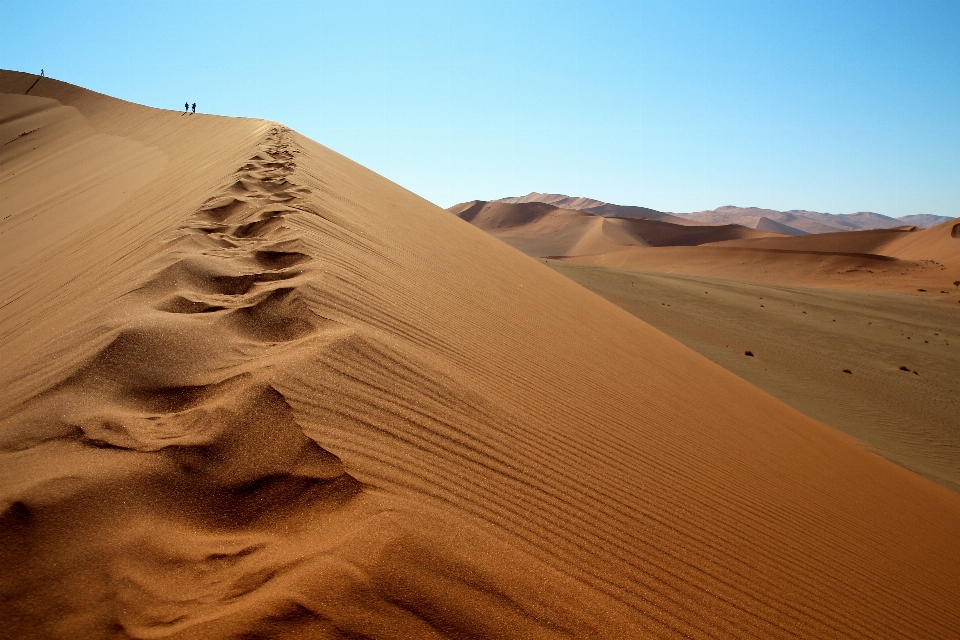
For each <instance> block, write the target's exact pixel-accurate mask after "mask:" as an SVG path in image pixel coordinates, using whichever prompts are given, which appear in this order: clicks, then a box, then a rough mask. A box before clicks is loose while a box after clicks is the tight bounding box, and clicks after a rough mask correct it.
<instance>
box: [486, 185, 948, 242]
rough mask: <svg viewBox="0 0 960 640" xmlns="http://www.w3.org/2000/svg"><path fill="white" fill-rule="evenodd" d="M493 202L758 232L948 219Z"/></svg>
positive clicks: (534, 198)
mask: <svg viewBox="0 0 960 640" xmlns="http://www.w3.org/2000/svg"><path fill="white" fill-rule="evenodd" d="M496 202H504V203H510V204H517V203H524V202H544V203H547V204H550V205H552V206H554V207H558V208H561V209H574V210H579V211H585V212H587V213H592V214H593V215H599V216H603V217H608V218H613V217H616V218H644V219H647V220H660V221H662V222H672V223H674V224H682V225H701V224H710V225H724V224H739V225H743V226H745V227H752V228H754V229H759V230H761V231H775V232H777V233H785V234H788V235H793V236H802V235H807V234H811V233H833V232H837V231H862V230H865V229H892V228H895V227H903V226H914V227H920V228H924V229H926V228H929V227H933V226H936V225H938V224H940V223H941V222H945V221H947V220H951V219H952V218H949V217H947V216H935V215H930V214H919V215H912V216H904V217H902V218H891V217H890V216H885V215H881V214H879V213H873V212H870V211H858V212H856V213H847V214H833V213H820V212H817V211H804V210H799V209H793V210H790V211H776V210H774V209H760V208H758V207H735V206H724V207H717V208H716V209H713V210H710V211H695V212H693V213H669V212H664V211H657V210H655V209H648V208H647V207H634V206H623V205H615V204H610V203H607V202H601V201H600V200H594V199H592V198H580V197H571V196H566V195H563V194H558V193H537V192H536V191H534V192H532V193H528V194H527V195H525V196H519V197H513V198H501V199H500V200H497V201H496Z"/></svg>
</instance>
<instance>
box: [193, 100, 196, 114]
mask: <svg viewBox="0 0 960 640" xmlns="http://www.w3.org/2000/svg"><path fill="white" fill-rule="evenodd" d="M193 112H194V113H196V112H197V103H196V102H194V103H193Z"/></svg>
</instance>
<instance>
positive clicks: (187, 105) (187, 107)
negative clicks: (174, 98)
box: [183, 102, 190, 113]
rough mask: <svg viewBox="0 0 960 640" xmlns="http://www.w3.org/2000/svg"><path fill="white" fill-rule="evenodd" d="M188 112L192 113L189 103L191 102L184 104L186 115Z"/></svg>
mask: <svg viewBox="0 0 960 640" xmlns="http://www.w3.org/2000/svg"><path fill="white" fill-rule="evenodd" d="M187 111H190V103H189V102H184V103H183V112H184V113H186V112H187Z"/></svg>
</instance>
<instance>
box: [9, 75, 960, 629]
mask: <svg viewBox="0 0 960 640" xmlns="http://www.w3.org/2000/svg"><path fill="white" fill-rule="evenodd" d="M0 80H2V81H4V82H7V81H8V80H9V79H8V78H7V77H6V76H0ZM14 80H16V82H20V81H21V80H22V78H20V77H19V76H15V77H14ZM10 84H13V80H9V84H5V85H3V86H5V87H6V86H10ZM24 90H25V87H24ZM35 93H37V94H38V96H40V97H36V98H34V97H33V96H34V94H35ZM20 98H23V96H20ZM27 98H28V99H30V100H44V99H47V100H56V101H58V102H61V104H63V105H64V106H69V107H71V108H73V109H76V110H77V112H78V113H79V114H80V115H81V116H83V117H84V118H85V119H86V121H87V124H88V125H89V126H90V127H91V129H92V130H93V132H94V134H96V135H112V136H117V137H121V138H125V139H129V140H130V141H133V142H137V143H139V144H145V143H146V142H149V143H151V144H149V145H147V146H153V147H155V148H157V149H158V150H159V151H160V152H161V153H162V154H164V155H165V156H166V157H165V158H164V165H163V167H161V168H160V170H159V172H156V173H151V172H150V170H149V169H144V170H143V172H142V173H139V174H138V177H139V179H141V180H143V181H144V186H143V187H141V188H140V190H139V191H137V192H135V193H133V194H132V195H131V196H130V199H128V200H126V201H124V202H122V203H119V204H116V205H112V207H113V208H106V209H105V208H103V207H99V205H98V204H97V202H98V201H97V200H82V199H77V200H74V202H73V204H72V211H73V212H74V213H73V215H77V216H81V217H83V216H88V217H87V218H86V220H89V219H90V218H89V216H93V213H91V212H93V211H94V210H96V211H99V214H98V215H100V216H101V217H102V219H101V221H100V222H99V223H96V224H94V225H93V226H94V227H95V228H94V229H90V223H89V222H88V223H87V224H84V225H81V227H80V229H79V230H78V231H77V232H76V234H75V235H74V236H72V237H69V238H67V239H66V240H64V242H65V243H66V245H65V246H67V247H72V244H71V243H81V242H82V243H91V242H92V243H94V249H95V250H93V249H91V250H89V251H86V252H85V251H84V250H83V248H82V247H74V248H72V250H70V251H65V250H62V248H61V250H58V251H50V252H48V253H44V255H43V260H45V261H46V262H47V263H49V264H43V262H36V261H37V260H39V258H34V257H31V260H34V261H35V262H31V264H30V265H29V266H30V267H31V268H32V269H34V270H39V271H49V272H50V273H51V274H52V275H56V274H58V273H61V272H63V273H66V272H68V271H71V270H73V271H74V272H76V270H77V268H78V266H86V267H87V268H88V269H90V270H91V272H92V273H99V274H105V277H98V278H94V277H87V278H80V279H76V280H73V281H70V282H69V283H68V285H69V286H70V287H72V289H70V292H71V295H70V296H64V293H63V287H64V286H66V285H64V284H62V283H59V281H56V280H55V279H54V280H53V281H51V279H50V278H47V277H38V278H37V282H38V283H39V284H37V285H36V286H34V287H33V288H25V289H24V290H23V292H21V293H19V298H18V299H22V298H24V297H25V296H27V297H29V298H30V300H29V304H14V305H12V306H9V307H5V308H4V317H3V318H2V319H0V320H2V321H3V322H4V323H7V324H5V325H4V326H7V327H13V328H14V329H12V330H11V331H10V333H9V335H10V336H11V337H12V340H10V341H8V342H6V343H5V344H4V349H5V355H7V356H12V357H9V358H8V359H5V360H4V362H5V363H8V364H5V367H4V371H3V376H4V381H10V382H11V384H9V385H5V386H4V392H3V395H2V397H0V399H2V402H0V457H2V459H3V464H2V465H0V469H2V476H0V490H2V493H0V496H2V504H3V507H4V511H3V515H2V518H0V539H2V540H0V542H2V545H0V549H2V551H0V567H2V571H0V593H2V594H3V597H2V600H0V602H2V616H3V619H4V621H5V622H6V629H8V630H9V632H10V633H13V634H16V635H19V636H27V637H63V636H72V637H111V636H112V637H124V636H126V637H143V638H147V637H153V638H163V637H169V638H218V637H238V636H241V637H242V636H246V637H303V636H307V637H330V638H347V637H371V638H407V637H425V638H430V637H451V638H500V637H519V638H552V637H558V638H559V637H609V638H621V637H645V636H651V637H694V638H716V637H757V638H760V637H764V638H766V637H782V638H791V637H794V638H796V637H803V638H809V637H836V636H838V635H843V636H847V637H862V638H872V637H918V636H919V637H949V635H950V634H951V633H953V632H954V630H955V629H957V628H958V627H960V606H958V604H957V603H958V602H960V571H958V570H957V569H958V567H960V551H958V549H957V547H956V545H955V539H956V536H955V533H956V531H957V530H958V527H960V496H957V495H956V494H954V493H952V492H950V491H948V490H946V489H943V488H942V487H939V486H937V485H935V484H933V483H931V482H929V481H927V480H924V479H923V478H920V477H918V476H916V475H915V474H912V473H910V472H908V471H905V470H904V469H901V468H899V467H897V466H895V465H893V464H891V463H888V462H886V461H884V460H882V459H880V458H878V457H876V456H874V455H872V454H870V453H868V452H866V451H864V450H863V449H862V448H861V447H860V446H859V445H858V444H857V443H856V442H855V441H853V440H851V439H849V438H847V437H845V436H842V435H840V434H838V433H837V432H835V431H833V430H831V429H829V428H827V427H825V426H824V425H822V424H820V423H817V422H815V421H813V420H810V419H809V418H806V417H805V416H803V415H801V414H799V413H797V412H796V411H794V410H792V409H790V408H789V407H787V406H785V405H783V404H782V403H780V402H779V401H776V400H775V399H773V398H772V397H770V396H769V395H767V394H765V393H763V392H761V391H759V390H758V389H756V388H755V387H753V386H751V385H749V384H747V383H745V382H744V381H742V380H740V379H739V378H737V377H735V376H733V375H731V374H729V373H728V372H726V371H724V370H723V369H721V368H720V367H718V366H716V365H714V364H713V363H711V362H709V361H707V360H706V359H704V358H702V357H700V356H698V355H697V354H695V353H693V352H692V351H690V350H688V349H686V348H684V347H683V346H682V345H680V344H678V343H677V342H675V341H674V340H672V339H670V338H668V337H667V336H665V335H664V334H662V333H661V332H659V331H656V330H655V329H653V328H652V327H650V326H649V325H647V324H645V323H643V322H640V321H639V320H637V319H636V318H634V317H633V316H631V315H630V314H628V313H626V312H624V311H622V310H621V309H619V308H617V307H615V306H614V305H612V304H610V303H608V302H606V301H604V300H603V299H601V298H599V297H597V296H595V295H594V294H591V293H589V292H588V291H586V290H584V289H583V288H581V287H579V286H577V285H575V284H573V283H572V282H570V281H569V280H567V279H565V278H563V277H562V276H559V275H558V274H555V273H554V272H552V271H551V270H549V269H548V268H546V267H544V266H543V265H540V264H538V263H537V262H536V261H535V260H532V259H531V258H529V257H527V256H524V255H523V254H522V253H520V252H518V251H516V250H515V249H513V248H510V247H508V246H506V245H505V244H503V243H501V242H499V241H497V240H496V239H494V238H492V237H491V236H489V235H488V234H486V233H484V232H483V231H481V230H479V229H477V228H475V227H474V226H472V225H470V224H468V223H466V222H464V221H462V220H458V219H457V218H455V217H454V216H451V215H450V214H449V213H447V212H445V211H443V210H441V209H439V208H437V207H435V206H433V205H431V204H430V203H428V202H426V201H424V200H422V199H421V198H419V197H417V196H415V195H414V194H411V193H410V192H408V191H406V190H404V189H402V188H400V187H398V186H396V185H394V184H392V183H390V182H389V181H387V180H385V179H383V178H382V177H380V176H377V175H376V174H374V173H372V172H370V171H369V170H366V169H364V168H363V167H360V166H359V165H356V164H355V163H352V162H351V161H349V160H347V159H346V158H343V157H342V156H339V155H337V154H336V153H334V152H332V151H330V150H328V149H326V148H324V147H322V146H321V145H319V144H317V143H316V142H313V141H311V140H309V139H306V138H304V137H303V136H300V135H299V134H297V133H295V132H293V131H290V130H289V129H286V128H285V127H282V126H281V125H277V124H275V123H268V122H263V121H236V120H234V119H226V118H215V117H210V116H208V117H197V118H195V119H193V120H188V119H189V118H190V116H186V117H184V116H181V115H180V114H178V113H175V112H161V111H158V110H152V109H147V108H145V107H139V106H136V105H130V104H128V103H120V102H119V101H113V100H111V99H107V98H104V97H102V96H97V95H95V94H91V93H89V92H84V91H83V90H81V89H78V88H75V87H70V86H69V85H64V84H62V83H57V82H56V81H52V80H50V81H43V82H40V83H39V84H37V86H36V87H35V88H34V89H32V90H31V95H30V96H27ZM3 105H4V109H7V108H8V107H7V105H8V102H3ZM133 123H139V126H133ZM144 123H149V125H150V126H144ZM151 136H156V137H151ZM201 142H203V143H204V144H200V143H201ZM50 143H51V144H56V143H57V139H56V137H55V136H53V137H51V142H50ZM198 145H199V146H198ZM131 148H136V147H131ZM40 150H41V149H40V147H39V146H38V147H37V149H33V148H28V147H25V146H24V147H23V148H22V149H21V152H22V154H23V158H24V159H26V160H29V159H30V158H31V154H32V152H33V151H40ZM85 153H86V152H85ZM114 153H116V154H117V155H118V156H120V160H118V164H122V158H123V157H124V156H125V155H126V154H128V153H130V152H127V151H120V150H117V151H115V152H114ZM84 157H86V158H89V159H92V158H95V157H97V154H94V153H93V151H91V152H90V154H88V155H86V156H84ZM191 163H195V165H196V166H191ZM77 166H78V168H77V170H76V173H75V174H73V176H72V179H74V180H75V181H76V184H77V185H83V186H84V187H85V188H86V189H87V190H88V191H91V192H96V191H98V190H103V189H106V190H109V191H112V189H111V188H109V187H105V186H102V185H103V184H104V182H105V181H106V180H108V179H109V177H108V176H104V175H101V174H100V173H98V167H97V166H96V165H94V164H93V163H92V162H87V163H80V164H79V165H77ZM4 171H5V172H6V171H11V169H10V168H9V167H8V165H7V164H4ZM174 171H183V173H181V174H178V173H171V172H174ZM191 172H192V173H193V177H192V178H191V177H190V173H191ZM44 175H45V174H44ZM174 178H179V179H180V180H182V181H183V184H178V183H176V182H171V180H173V179H174ZM7 179H8V176H7V175H6V173H4V174H3V175H0V180H7ZM31 179H32V178H31ZM37 180H38V181H37V182H36V184H37V185H41V186H42V184H43V180H41V179H40V178H37ZM0 184H2V182H0ZM23 184H24V185H25V186H24V189H26V188H27V187H29V186H30V185H31V184H33V183H23ZM19 191H22V190H18V192H19ZM40 191H42V189H40V188H39V187H38V188H37V191H35V192H34V193H39V192H40ZM37 199H38V198H34V199H28V200H26V201H25V202H24V204H23V205H22V208H23V209H22V212H21V213H19V214H18V216H20V220H21V223H20V225H19V226H18V227H16V228H6V227H5V228H2V234H0V242H2V243H3V248H4V249H6V248H7V247H11V246H16V245H17V243H18V242H20V240H21V238H24V237H29V236H30V235H31V234H32V235H33V236H34V237H37V238H39V240H38V241H37V242H38V245H39V246H40V247H45V246H46V245H44V244H43V242H42V238H43V237H45V236H44V233H45V231H46V226H47V225H48V224H49V221H48V220H45V219H44V218H43V216H40V215H38V214H37V212H36V211H35V210H34V209H35V207H34V208H31V207H32V206H33V205H31V203H33V202H36V201H37ZM4 206H6V203H4ZM18 211H19V210H18ZM119 212H122V214H123V215H120V213H119ZM4 215H6V213H4ZM27 218H29V220H30V222H29V223H28V222H26V221H25V220H26V219H27ZM54 222H55V221H54ZM108 222H109V223H110V224H107V223H108ZM118 226H122V228H117V227H118ZM111 230H113V231H112V232H111ZM138 231H139V233H138ZM131 234H132V235H131ZM133 236H135V237H136V241H135V242H134V241H130V238H131V237H133ZM117 238H120V239H127V242H125V243H123V247H124V251H121V252H120V253H119V255H118V254H117V253H116V250H114V249H113V246H114V245H115V244H117V242H116V239H117ZM104 256H105V257H104ZM76 261H79V262H76ZM21 268H25V267H21ZM51 277H52V276H51ZM101 283H102V284H101ZM16 286H17V283H16V282H15V281H11V280H7V281H5V282H4V298H5V299H8V295H7V294H8V291H11V290H14V289H15V287H16ZM532 309H535V310H536V313H531V312H530V310H532ZM30 327H32V329H29V328H30Z"/></svg>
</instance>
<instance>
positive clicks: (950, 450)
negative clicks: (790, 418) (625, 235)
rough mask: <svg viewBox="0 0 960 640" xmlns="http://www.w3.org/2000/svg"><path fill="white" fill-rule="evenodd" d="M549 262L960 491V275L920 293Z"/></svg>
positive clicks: (896, 459)
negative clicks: (947, 285)
mask: <svg viewBox="0 0 960 640" xmlns="http://www.w3.org/2000/svg"><path fill="white" fill-rule="evenodd" d="M545 263H546V264H547V265H548V266H550V267H552V268H554V269H556V270H557V271H558V272H560V273H562V274H563V275H565V276H567V277H568V278H570V279H572V280H574V281H575V282H578V283H580V284H581V285H583V286H585V287H587V288H588V289H590V290H591V291H594V292H595V293H598V294H600V295H601V296H603V297H604V298H606V299H607V300H610V301H611V302H613V303H614V304H616V305H618V306H620V307H621V308H623V309H626V310H627V311H629V312H630V313H632V314H634V315H635V316H637V317H638V318H640V319H642V320H643V321H645V322H648V323H650V324H651V325H653V326H655V327H656V328H658V329H660V330H661V331H663V332H664V333H667V334H668V335H670V336H671V337H673V338H676V339H677V340H679V341H680V342H682V343H683V344H685V345H686V346H688V347H690V348H691V349H693V350H694V351H696V352H697V353H700V354H702V355H704V356H706V357H708V358H710V359H711V360H712V361H714V362H716V363H717V364H719V365H720V366H722V367H724V368H725V369H727V370H729V371H732V372H733V373H735V374H737V375H738V376H740V377H741V378H743V379H744V380H747V381H748V382H750V383H752V384H754V385H756V386H757V387H759V388H761V389H763V390H764V391H767V392H768V393H770V394H771V395H773V396H775V397H777V398H779V399H780V400H783V401H784V402H786V403H787V404H789V405H790V406H792V407H795V408H797V409H799V410H800V411H802V412H803V413H805V414H807V415H809V416H811V417H813V418H816V419H817V420H820V421H822V422H824V423H826V424H828V425H830V426H832V427H835V428H837V429H839V430H840V431H843V432H845V433H848V434H850V435H852V436H854V437H856V438H858V439H860V440H861V441H863V442H864V443H865V444H866V445H868V446H869V447H870V448H871V449H872V450H874V451H876V452H877V453H879V454H880V455H882V456H884V457H886V458H888V459H889V460H893V461H894V462H896V463H898V464H900V465H903V466H904V467H906V468H908V469H911V470H913V471H916V472H917V473H919V474H921V475H923V476H925V477H927V478H930V479H931V480H933V481H934V482H938V483H940V484H942V485H943V486H945V487H948V488H950V489H953V490H954V491H960V393H958V388H957V384H958V382H957V380H958V375H960V304H958V299H960V292H957V291H956V290H955V289H954V288H953V287H951V290H950V291H948V292H947V293H940V291H939V290H938V291H937V292H935V293H930V294H928V295H922V294H920V295H909V294H905V293H900V292H890V291H859V290H851V289H845V288H834V289H819V288H813V287H798V286H789V285H782V284H765V283H757V282H743V281H738V280H726V279H719V278H710V277H706V276H696V275H677V274H665V273H655V272H640V271H630V270H624V269H611V268H605V267H595V266H586V265H579V264H573V263H570V262H563V261H557V260H547V261H545ZM747 351H749V352H751V353H752V354H753V355H752V356H746V355H745V353H746V352H747ZM904 369H906V370H904Z"/></svg>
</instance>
